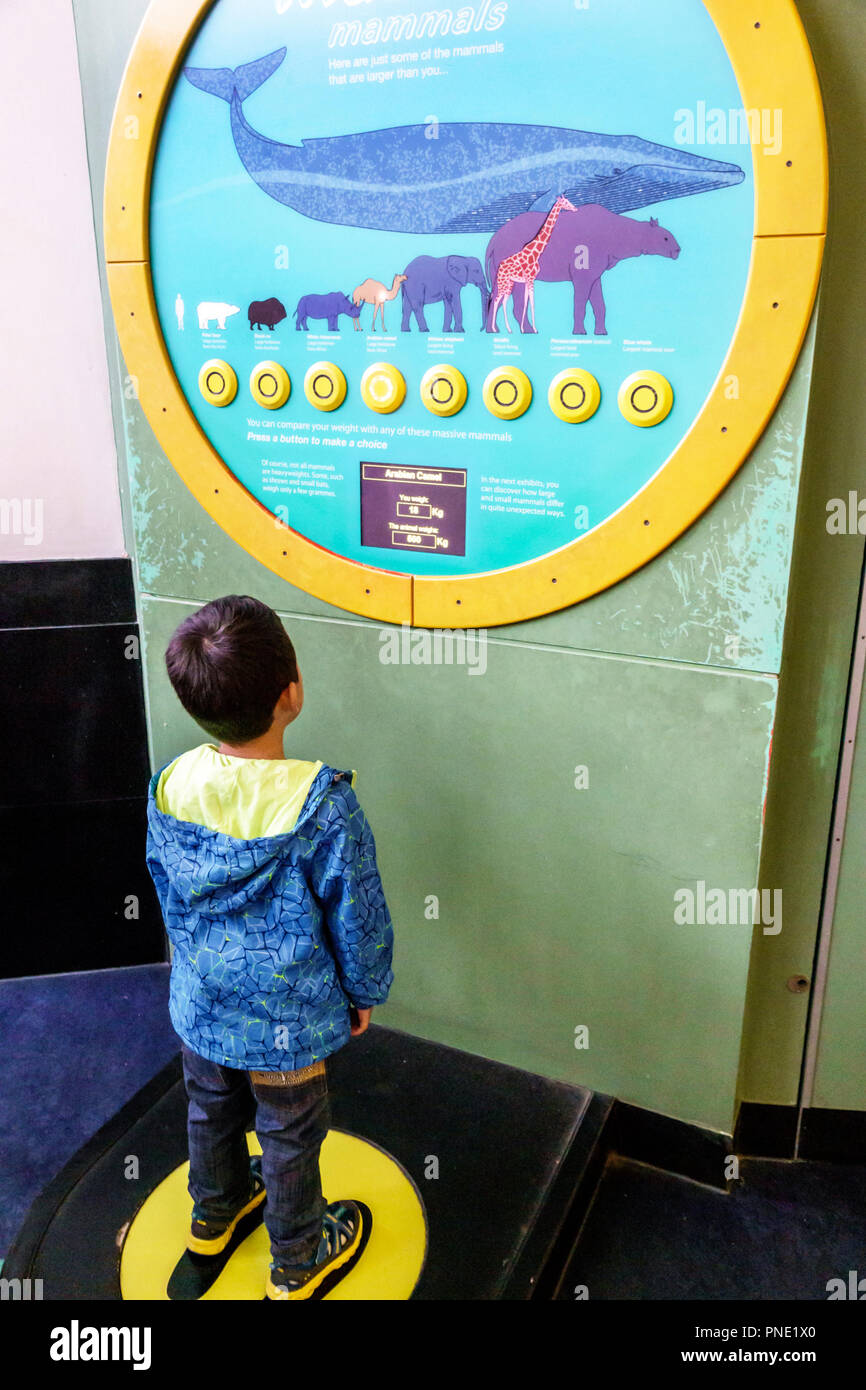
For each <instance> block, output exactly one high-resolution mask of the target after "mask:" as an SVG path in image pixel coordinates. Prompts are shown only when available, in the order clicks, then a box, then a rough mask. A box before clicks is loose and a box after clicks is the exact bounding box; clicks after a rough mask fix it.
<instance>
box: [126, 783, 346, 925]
mask: <svg viewBox="0 0 866 1390" xmlns="http://www.w3.org/2000/svg"><path fill="white" fill-rule="evenodd" d="M169 766H170V762H167V763H165V764H163V766H162V767H161V768H159V770H158V771H157V772H155V773H154V774H153V776H152V777H151V779H150V782H149V784H148V792H147V827H148V829H147V856H146V858H147V864H148V867H149V868H150V871H151V874H152V876H154V881H155V882H157V878H160V879H163V881H167V883H168V885H170V887H171V889H172V890H173V895H174V896H175V897H176V899H179V900H180V902H181V903H183V904H184V905H185V906H187V907H195V909H196V910H197V911H198V912H203V913H204V914H205V915H208V916H210V915H213V916H216V917H220V916H223V915H225V914H231V913H236V912H242V913H243V912H244V910H245V909H247V910H248V912H249V916H250V917H256V916H263V913H264V907H265V905H266V903H267V901H268V898H269V896H270V894H271V892H272V889H273V887H274V885H273V879H274V876H275V874H278V873H279V872H280V870H281V868H282V866H283V865H287V864H291V863H295V862H297V860H298V859H300V858H305V857H307V856H308V855H309V854H310V853H311V852H313V851H314V849H315V847H316V844H317V842H318V841H319V840H321V838H322V827H321V826H319V825H318V824H317V812H318V810H319V807H320V805H321V802H322V800H323V798H324V796H325V794H326V793H327V791H328V788H329V787H330V786H331V785H332V783H333V782H334V781H340V780H343V779H345V780H346V782H347V783H348V784H351V781H352V778H353V775H354V774H353V773H352V772H351V771H347V770H345V769H343V770H340V769H336V768H333V767H329V766H327V765H325V764H323V765H322V766H321V768H320V770H319V772H318V773H317V774H316V776H315V778H314V780H313V782H312V785H311V786H310V789H309V792H308V793H307V797H306V800H305V801H304V804H303V807H302V809H301V812H300V814H299V815H298V818H297V820H296V822H295V824H294V826H293V827H292V829H291V830H288V831H285V832H283V833H281V834H277V835H264V836H259V837H255V838H253V839H241V838H239V837H237V836H234V835H230V834H227V833H225V832H224V831H222V830H212V829H210V828H209V827H208V826H205V825H200V824H198V823H196V822H194V821H188V820H180V819H178V817H176V816H174V815H172V814H171V813H170V812H167V811H161V810H160V809H159V807H158V805H157V802H156V790H157V786H158V784H159V779H160V777H161V776H162V773H163V772H164V771H165V769H166V768H167V767H169ZM280 877H281V878H282V877H283V875H282V874H280ZM255 904H259V907H260V909H261V910H260V912H256V911H255V910H254V905H255ZM299 911H300V907H299ZM250 926H251V928H252V929H253V930H254V929H255V925H254V923H253V922H250Z"/></svg>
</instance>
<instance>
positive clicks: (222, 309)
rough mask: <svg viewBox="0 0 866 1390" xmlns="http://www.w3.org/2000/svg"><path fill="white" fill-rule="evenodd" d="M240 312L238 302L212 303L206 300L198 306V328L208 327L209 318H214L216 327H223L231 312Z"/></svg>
mask: <svg viewBox="0 0 866 1390" xmlns="http://www.w3.org/2000/svg"><path fill="white" fill-rule="evenodd" d="M239 313H240V305H238V304H212V303H211V302H210V301H209V300H206V301H205V302H204V303H203V304H199V306H198V326H199V328H208V327H210V321H211V319H216V321H217V327H218V328H225V326H226V319H227V318H230V317H231V315H232V314H239Z"/></svg>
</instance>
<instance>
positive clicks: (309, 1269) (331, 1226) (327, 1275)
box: [267, 1201, 373, 1302]
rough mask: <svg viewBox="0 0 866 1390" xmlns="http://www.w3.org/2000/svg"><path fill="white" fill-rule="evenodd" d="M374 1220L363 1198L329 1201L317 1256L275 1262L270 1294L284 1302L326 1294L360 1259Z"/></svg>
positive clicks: (271, 1273) (270, 1280) (269, 1277)
mask: <svg viewBox="0 0 866 1390" xmlns="http://www.w3.org/2000/svg"><path fill="white" fill-rule="evenodd" d="M372 1224H373V1217H372V1213H371V1211H370V1208H369V1207H368V1206H365V1204H364V1203H363V1202H355V1201H340V1202H330V1203H329V1204H328V1206H327V1207H326V1208H325V1214H324V1217H323V1219H322V1238H321V1240H320V1241H319V1248H318V1250H317V1251H316V1255H315V1258H314V1259H313V1260H311V1262H310V1263H309V1264H308V1265H278V1264H272V1265H271V1268H270V1271H269V1273H268V1287H267V1297H268V1298H269V1299H271V1300H279V1301H283V1302H288V1301H295V1300H300V1299H320V1298H324V1296H325V1294H327V1293H330V1291H331V1289H333V1288H334V1286H335V1285H336V1284H338V1283H339V1282H340V1280H341V1279H345V1277H346V1275H347V1274H348V1273H349V1271H350V1270H351V1269H354V1267H355V1265H356V1264H357V1263H358V1260H359V1259H360V1258H361V1255H362V1254H363V1251H364V1248H365V1246H366V1244H367V1241H368V1240H369V1238H370V1231H371V1229H372Z"/></svg>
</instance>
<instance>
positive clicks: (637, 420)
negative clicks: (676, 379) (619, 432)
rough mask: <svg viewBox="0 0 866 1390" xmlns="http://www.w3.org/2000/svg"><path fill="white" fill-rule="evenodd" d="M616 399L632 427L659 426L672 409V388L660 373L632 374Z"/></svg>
mask: <svg viewBox="0 0 866 1390" xmlns="http://www.w3.org/2000/svg"><path fill="white" fill-rule="evenodd" d="M618 399H619V408H620V410H621V411H622V413H623V415H624V416H625V418H626V419H627V420H630V421H631V423H632V424H633V425H642V426H644V427H646V426H647V425H660V424H661V422H662V420H666V419H667V418H668V416H669V415H670V413H671V410H672V408H673V403H674V388H673V387H672V386H671V384H670V382H669V381H668V379H667V377H664V376H662V374H661V372H634V373H633V375H632V376H630V377H626V379H625V381H624V382H623V384H622V386H621V387H620V388H619V397H618Z"/></svg>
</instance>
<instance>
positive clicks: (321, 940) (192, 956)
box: [146, 763, 393, 1071]
mask: <svg viewBox="0 0 866 1390" xmlns="http://www.w3.org/2000/svg"><path fill="white" fill-rule="evenodd" d="M168 765H169V764H168V763H166V764H164V765H163V768H160V769H159V771H158V772H156V773H154V775H153V777H152V778H151V780H150V784H149V787H148V805H147V822H148V831H147V854H146V859H147V867H148V870H149V871H150V875H151V878H152V879H153V882H154V885H155V887H156V892H157V896H158V898H159V903H160V907H161V908H162V915H163V920H164V922H165V926H166V931H167V932H168V935H169V939H170V940H171V942H172V944H173V946H174V957H173V961H172V971H171V989H170V1000H169V1012H170V1015H171V1021H172V1023H173V1025H174V1028H175V1031H176V1032H177V1033H178V1034H179V1036H180V1037H181V1038H182V1039H183V1041H184V1042H185V1043H186V1044H187V1046H188V1047H190V1048H191V1049H192V1051H193V1052H196V1053H198V1055H199V1056H200V1057H206V1058H208V1059H209V1060H210V1061H212V1062H218V1063H220V1064H222V1065H223V1066H227V1067H237V1068H239V1069H241V1070H244V1071H296V1070H298V1069H299V1068H301V1067H306V1066H309V1065H310V1064H311V1063H313V1062H315V1061H317V1060H319V1059H320V1058H322V1057H326V1056H328V1055H329V1054H330V1053H332V1052H336V1050H337V1049H338V1048H340V1047H342V1046H343V1045H344V1044H345V1043H346V1042H347V1041H348V1040H349V1037H350V1035H351V1034H350V1019H349V1004H350V1003H352V1004H354V1005H355V1006H356V1007H358V1008H370V1007H372V1006H373V1005H375V1004H382V1003H384V1002H385V1000H386V999H387V997H388V991H389V989H390V986H391V983H392V980H393V972H392V970H391V958H392V950H393V929H392V925H391V917H390V914H389V912H388V907H387V904H386V902H385V896H384V893H383V891H382V884H381V881H380V878H379V871H378V868H377V865H376V847H375V843H374V840H373V835H372V832H371V830H370V827H369V825H368V823H367V820H366V817H365V816H364V813H363V811H362V810H361V807H360V805H359V803H358V800H357V797H356V796H355V793H354V791H353V789H352V786H351V784H350V779H351V777H352V773H351V772H337V771H335V769H334V768H332V767H327V766H323V767H322V768H321V770H320V772H319V773H318V774H317V776H316V777H315V780H314V781H313V783H312V785H311V787H310V790H309V793H308V795H307V798H306V800H305V802H304V804H303V809H302V810H301V813H300V815H299V816H298V819H297V822H296V824H295V827H294V829H293V830H291V831H289V832H288V833H286V834H280V835H272V836H268V837H266V838H261V839H251V840H241V839H235V838H234V837H233V836H231V835H227V834H224V833H222V832H221V831H217V830H211V829H208V828H207V827H205V826H203V825H197V824H193V823H192V822H191V821H183V820H178V819H176V818H175V817H174V816H172V815H168V814H166V813H164V812H162V811H160V810H159V808H158V806H157V803H156V788H157V783H158V782H159V778H160V775H161V773H162V772H163V770H164V768H165V767H168Z"/></svg>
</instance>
